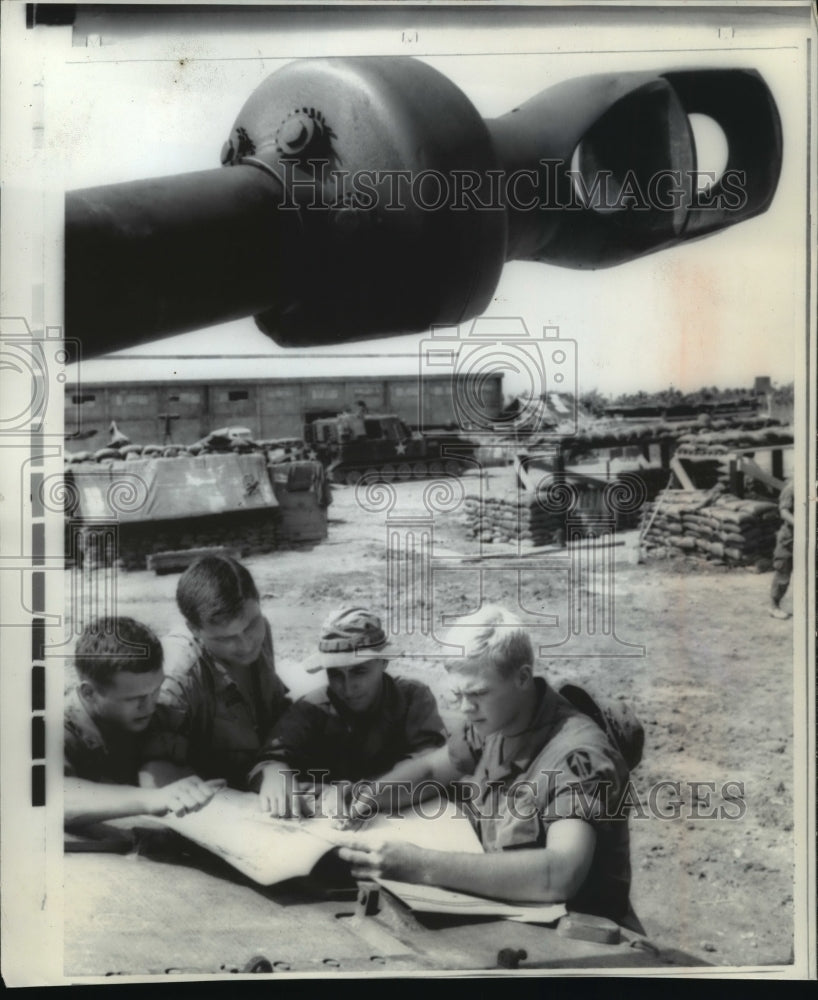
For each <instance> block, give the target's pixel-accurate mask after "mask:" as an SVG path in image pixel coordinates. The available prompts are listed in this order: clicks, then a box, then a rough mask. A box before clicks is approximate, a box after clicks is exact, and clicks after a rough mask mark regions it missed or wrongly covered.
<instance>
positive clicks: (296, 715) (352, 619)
mask: <svg viewBox="0 0 818 1000" xmlns="http://www.w3.org/2000/svg"><path fill="white" fill-rule="evenodd" d="M388 646H389V643H388V641H387V638H386V634H385V633H384V630H383V628H382V626H381V621H380V619H379V618H378V617H377V615H375V614H373V613H372V612H371V611H370V610H368V609H367V608H358V607H346V608H340V609H337V610H336V611H333V612H332V613H331V614H330V615H329V617H328V618H327V619H326V621H325V622H324V624H323V626H322V628H321V635H320V637H319V640H318V652H317V653H316V654H315V655H314V656H313V657H312V658H311V659H310V660H309V661H308V663H307V665H306V670H307V672H308V673H317V672H318V671H321V670H326V673H327V683H326V684H324V685H321V686H320V687H317V688H315V689H314V690H312V691H310V692H309V693H308V694H306V695H304V697H303V698H301V699H299V700H298V701H297V702H296V703H295V704H294V705H293V706H292V708H291V709H290V710H289V711H288V712H286V713H285V714H284V715H283V716H282V717H281V719H280V720H279V722H278V724H277V725H276V726H275V727H274V729H273V732H272V735H271V738H270V740H269V742H268V743H267V745H266V746H265V748H264V751H263V753H262V760H261V761H260V763H259V765H258V766H257V767H256V768H254V775H258V776H259V782H260V788H259V807H260V808H261V809H262V810H264V811H265V812H271V813H273V814H274V815H282V816H289V815H293V814H294V815H298V814H299V813H300V812H305V811H306V812H309V811H310V808H309V805H310V804H309V803H308V802H307V801H306V798H305V796H304V795H303V794H302V792H303V790H304V789H303V787H301V788H299V787H298V786H297V785H296V784H295V783H294V780H293V778H294V777H295V778H297V779H298V780H299V782H301V783H302V785H303V784H315V785H316V786H317V788H316V791H317V792H318V794H319V795H320V794H321V793H322V792H331V793H332V794H333V795H335V794H338V791H339V789H338V787H337V786H336V788H335V789H334V790H333V789H332V788H331V783H333V782H335V783H339V782H342V783H351V782H357V781H359V780H361V779H379V780H381V781H399V780H401V778H402V775H403V770H404V769H405V768H407V767H408V768H409V773H410V774H411V773H412V771H413V763H414V761H415V760H417V759H419V758H420V757H422V756H423V755H424V754H427V753H428V752H429V751H431V750H434V749H436V748H438V747H441V746H443V745H444V744H445V742H446V736H445V730H444V727H443V722H442V720H441V718H440V715H439V713H438V710H437V702H436V701H435V697H434V695H433V694H432V692H431V691H430V690H429V688H428V687H427V686H426V685H425V684H421V683H420V682H418V681H412V680H408V679H407V678H403V677H390V676H389V675H388V674H387V673H386V668H387V665H388V662H389V661H388V659H387V658H386V657H385V655H384V654H385V653H388V651H389V650H388ZM340 794H341V796H342V797H341V799H340V800H339V801H334V802H331V803H327V807H326V809H327V811H328V812H329V813H330V814H331V815H332V818H334V819H339V820H340V821H341V822H342V823H343V822H344V820H345V819H346V818H347V811H346V806H347V805H348V803H347V802H346V801H345V800H346V797H347V794H348V788H347V789H344V788H343V787H342V788H341V790H340Z"/></svg>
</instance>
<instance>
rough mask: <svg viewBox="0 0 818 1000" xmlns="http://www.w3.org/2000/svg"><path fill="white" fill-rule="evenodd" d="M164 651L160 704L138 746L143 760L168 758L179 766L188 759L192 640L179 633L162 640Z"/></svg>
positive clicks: (192, 709)
mask: <svg viewBox="0 0 818 1000" xmlns="http://www.w3.org/2000/svg"><path fill="white" fill-rule="evenodd" d="M162 649H163V652H164V654H165V680H164V682H163V684H162V688H161V690H160V692H159V704H158V705H157V706H156V712H155V714H154V717H153V719H152V721H151V725H150V729H149V730H148V732H147V733H146V734H145V737H144V739H143V740H142V743H141V747H140V757H141V761H142V763H146V762H147V761H149V760H168V761H171V762H172V763H174V764H178V765H179V766H180V767H181V766H184V765H185V764H187V763H188V757H189V750H190V736H191V725H192V719H193V716H194V709H195V706H194V705H192V704H191V699H192V698H195V693H194V692H193V685H191V683H190V680H189V676H190V668H191V665H192V663H193V654H194V650H193V647H192V644H191V643H189V642H187V641H186V640H185V639H184V638H183V637H181V636H166V637H165V639H163V640H162Z"/></svg>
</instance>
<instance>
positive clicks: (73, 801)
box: [64, 618, 215, 826]
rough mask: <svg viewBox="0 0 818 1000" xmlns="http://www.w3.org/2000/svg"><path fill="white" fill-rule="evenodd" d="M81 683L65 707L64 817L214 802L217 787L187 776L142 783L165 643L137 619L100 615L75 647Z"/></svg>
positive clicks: (76, 820)
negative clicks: (163, 783)
mask: <svg viewBox="0 0 818 1000" xmlns="http://www.w3.org/2000/svg"><path fill="white" fill-rule="evenodd" d="M74 666H75V669H76V672H77V677H78V683H77V685H76V687H74V688H73V689H72V690H71V691H69V692H68V694H67V695H66V699H65V714H64V774H65V782H64V792H65V823H66V825H67V826H76V825H85V824H88V823H93V822H98V821H100V820H104V819H113V818H115V817H118V816H133V815H139V814H142V813H151V814H155V815H162V814H163V813H166V812H169V811H172V812H176V813H177V814H178V815H181V814H183V813H184V812H188V811H191V810H193V809H198V808H199V807H200V806H202V805H204V804H205V803H206V802H208V801H209V800H210V799H211V798H212V797H213V793H214V790H215V788H214V786H213V785H211V784H208V783H206V782H204V781H201V780H200V779H199V778H197V777H187V778H185V779H184V780H182V781H179V782H176V783H174V784H170V785H168V786H167V787H165V788H162V789H147V788H137V787H135V786H136V784H137V779H138V774H139V765H140V762H141V760H142V759H143V757H142V754H143V752H144V745H145V742H146V741H147V740H149V739H150V734H151V732H152V731H153V730H154V728H155V726H156V723H157V720H156V716H155V710H156V706H157V700H158V698H159V689H160V687H161V686H162V681H163V680H164V676H165V675H164V672H163V669H162V646H161V645H160V643H159V640H158V639H157V638H156V636H155V635H154V634H153V632H152V631H151V630H150V629H149V628H148V627H147V626H146V625H142V624H140V622H137V621H134V619H133V618H102V619H99V620H97V621H94V622H91V623H90V624H89V625H87V626H86V627H85V628H84V629H83V632H82V634H81V635H80V637H79V639H78V640H77V646H76V649H75V652H74Z"/></svg>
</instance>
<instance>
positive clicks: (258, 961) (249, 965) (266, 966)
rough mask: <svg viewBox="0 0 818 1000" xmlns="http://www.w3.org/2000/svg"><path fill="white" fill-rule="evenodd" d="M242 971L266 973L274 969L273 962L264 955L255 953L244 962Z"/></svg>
mask: <svg viewBox="0 0 818 1000" xmlns="http://www.w3.org/2000/svg"><path fill="white" fill-rule="evenodd" d="M241 971H242V972H255V973H264V972H272V971H273V963H272V962H271V961H270V959H269V958H265V957H264V955H253V957H252V958H251V959H249V961H247V962H245V963H244V968H243V969H242V970H241Z"/></svg>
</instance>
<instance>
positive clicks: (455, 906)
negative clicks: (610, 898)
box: [378, 879, 567, 924]
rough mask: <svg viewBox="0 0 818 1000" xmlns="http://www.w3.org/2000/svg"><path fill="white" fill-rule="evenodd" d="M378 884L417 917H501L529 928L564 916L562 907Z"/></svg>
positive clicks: (424, 887) (405, 884)
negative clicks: (428, 915)
mask: <svg viewBox="0 0 818 1000" xmlns="http://www.w3.org/2000/svg"><path fill="white" fill-rule="evenodd" d="M378 883H379V884H380V885H382V886H383V887H384V889H388V890H389V892H391V893H393V894H394V895H395V896H397V897H398V899H400V900H401V901H402V902H404V903H405V904H406V905H407V906H408V907H409V909H410V910H416V911H417V912H419V913H456V914H459V915H461V916H471V917H504V918H505V919H507V920H518V921H521V922H524V923H529V924H550V923H553V922H554V921H555V920H559V918H560V917H563V916H565V914H566V912H567V911H566V909H565V904H564V903H503V902H500V901H499V900H496V899H486V898H485V897H484V896H471V895H469V894H468V893H465V892H454V891H453V890H451V889H440V888H438V887H436V886H429V885H411V884H410V883H408V882H394V881H392V880H391V879H378Z"/></svg>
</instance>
